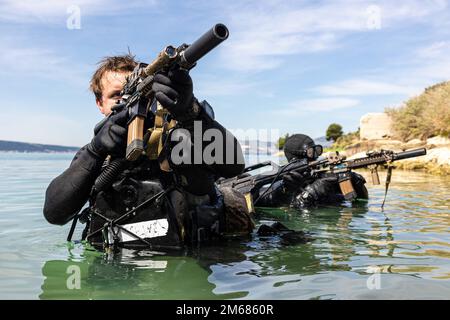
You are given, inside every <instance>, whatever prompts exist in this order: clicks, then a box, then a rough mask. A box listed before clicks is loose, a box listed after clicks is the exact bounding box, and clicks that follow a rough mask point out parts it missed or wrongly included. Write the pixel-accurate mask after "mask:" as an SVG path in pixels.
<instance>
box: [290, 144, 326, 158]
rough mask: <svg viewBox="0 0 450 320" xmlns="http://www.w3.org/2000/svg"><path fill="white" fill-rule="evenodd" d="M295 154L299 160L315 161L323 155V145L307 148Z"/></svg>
mask: <svg viewBox="0 0 450 320" xmlns="http://www.w3.org/2000/svg"><path fill="white" fill-rule="evenodd" d="M293 154H294V155H295V156H296V157H297V158H299V159H301V158H308V159H309V160H315V159H317V158H319V157H320V156H321V155H322V154H323V147H322V146H321V145H314V146H305V147H304V148H303V149H302V150H296V151H294V152H293Z"/></svg>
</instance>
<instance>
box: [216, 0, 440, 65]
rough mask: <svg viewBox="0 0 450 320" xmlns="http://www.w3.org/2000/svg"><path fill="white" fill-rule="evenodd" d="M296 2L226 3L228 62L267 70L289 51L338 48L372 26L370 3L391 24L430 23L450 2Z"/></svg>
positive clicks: (383, 21) (383, 24) (384, 22)
mask: <svg viewBox="0 0 450 320" xmlns="http://www.w3.org/2000/svg"><path fill="white" fill-rule="evenodd" d="M295 4H296V6H294V5H293V4H292V2H290V1H289V2H287V3H285V2H283V1H261V2H258V3H254V2H250V3H249V2H248V1H243V2H239V4H233V5H228V4H227V5H223V10H225V11H226V12H228V14H229V17H230V29H231V32H232V36H231V37H230V40H229V41H227V43H225V44H224V49H223V51H222V57H223V59H224V60H226V65H227V66H228V67H229V68H231V69H236V70H242V71H264V70H270V69H274V68H277V67H279V66H280V65H281V64H282V63H283V61H284V57H286V56H290V55H295V54H301V53H314V52H320V51H324V50H330V49H333V48H336V47H339V45H340V40H341V39H342V38H343V37H345V36H346V35H347V34H349V33H355V32H369V31H371V30H370V29H369V28H368V20H369V19H370V18H371V16H370V14H371V12H370V10H369V11H368V8H369V7H370V6H373V5H374V4H376V5H377V6H378V7H379V8H380V14H381V15H380V19H381V27H382V28H390V27H393V26H395V25H397V24H401V23H408V24H412V23H414V22H416V21H425V22H429V21H427V19H429V16H430V15H432V14H434V15H435V14H437V13H439V12H441V11H442V10H443V9H445V8H446V7H447V5H448V2H447V1H445V0H425V1H423V0H420V1H418V0H412V1H411V0H408V1H406V0H398V1H387V0H383V1H376V2H374V1H356V0H353V1H352V0H350V1H348V0H346V1H343V0H340V1H333V2H331V1H330V2H325V3H323V2H321V3H320V4H319V5H315V4H311V3H308V2H295ZM433 18H434V19H436V16H433ZM433 22H434V20H433ZM429 23H431V21H430V22H429Z"/></svg>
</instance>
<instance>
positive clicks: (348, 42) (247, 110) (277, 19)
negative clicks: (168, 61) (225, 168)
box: [0, 0, 450, 146]
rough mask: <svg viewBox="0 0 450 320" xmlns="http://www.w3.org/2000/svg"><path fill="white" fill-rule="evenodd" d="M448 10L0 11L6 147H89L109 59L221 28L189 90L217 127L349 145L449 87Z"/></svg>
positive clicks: (157, 6)
mask: <svg viewBox="0 0 450 320" xmlns="http://www.w3.org/2000/svg"><path fill="white" fill-rule="evenodd" d="M449 2H450V1H447V0H396V1H388V0H379V1H377V0H372V1H364V0H360V1H355V0H346V1H343V0H335V1H302V0H297V1H286V0H282V1H281V0H269V1H264V0H259V1H246V0H242V1H231V0H226V1H225V0H215V1H206V0H199V1H190V0H184V1H167V0H127V1H121V0H89V1H88V0H78V1H77V0H28V1H27V0H0V94H1V96H2V100H3V101H2V103H1V106H0V108H1V113H0V140H13V141H24V142H34V143H46V144H60V145H69V146H82V145H84V144H86V143H88V142H89V141H90V139H91V138H92V135H93V127H94V126H95V124H96V123H97V122H98V121H100V120H101V119H102V116H101V114H100V113H99V111H98V109H97V107H96V105H95V100H94V97H93V95H92V93H91V92H89V89H88V87H89V80H90V77H91V75H92V73H93V72H94V71H95V68H96V63H97V62H98V61H99V60H100V59H101V58H102V57H104V56H108V55H116V54H124V53H126V52H128V50H130V51H131V52H132V53H134V54H135V55H136V57H137V58H138V59H139V60H140V61H143V62H150V61H151V60H153V58H154V57H156V55H157V54H158V52H159V51H161V49H162V48H164V47H165V46H166V45H169V44H171V45H175V46H178V45H180V44H182V43H191V42H193V41H194V40H195V39H196V38H197V37H199V36H200V35H201V34H203V33H204V32H205V31H207V30H208V29H210V28H211V27H212V26H213V25H214V24H215V23H218V22H220V23H224V24H225V25H226V26H227V27H228V29H229V31H230V36H229V38H228V39H227V40H226V41H225V42H224V43H222V44H221V45H220V46H219V47H217V48H216V49H215V50H213V51H212V52H211V53H210V54H208V55H207V56H206V57H204V58H203V59H202V60H201V61H199V63H198V65H197V66H196V68H195V69H193V70H192V71H191V76H192V78H193V81H194V94H195V96H196V97H197V98H198V99H199V100H203V99H206V100H207V101H208V102H209V103H210V104H211V105H212V106H213V108H214V110H215V113H216V119H217V120H218V121H219V122H220V123H222V124H223V125H224V126H225V127H227V128H229V129H232V130H241V131H243V132H244V133H245V132H246V131H248V130H250V129H251V130H260V131H258V132H263V131H264V130H266V131H268V130H276V131H275V132H279V134H285V133H290V134H293V133H305V134H308V135H310V136H312V137H320V136H324V135H325V132H326V129H327V127H328V126H329V125H330V124H331V123H339V124H341V125H342V126H343V128H344V131H345V132H350V131H354V130H356V129H357V128H358V126H359V120H360V118H361V116H363V115H365V114H367V113H372V112H383V111H384V109H385V108H386V107H398V106H401V105H402V103H403V102H404V101H406V100H407V99H408V98H410V97H412V96H414V95H418V94H420V93H421V92H423V90H424V89H425V88H426V87H428V86H431V85H433V84H435V83H438V82H442V81H447V80H450V54H449V52H450V3H449ZM240 138H242V137H240ZM276 138H277V137H274V136H270V137H269V139H271V140H275V139H276Z"/></svg>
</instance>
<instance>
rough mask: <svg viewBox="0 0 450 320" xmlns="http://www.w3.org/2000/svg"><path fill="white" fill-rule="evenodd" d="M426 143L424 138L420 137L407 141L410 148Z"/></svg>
mask: <svg viewBox="0 0 450 320" xmlns="http://www.w3.org/2000/svg"><path fill="white" fill-rule="evenodd" d="M423 144H424V143H423V141H422V140H420V139H413V140H411V141H408V142H407V143H406V147H408V148H412V147H417V146H422V145H423Z"/></svg>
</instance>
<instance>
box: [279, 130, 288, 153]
mask: <svg viewBox="0 0 450 320" xmlns="http://www.w3.org/2000/svg"><path fill="white" fill-rule="evenodd" d="M288 138H289V133H286V135H285V136H282V137H280V138H279V139H278V143H277V146H278V149H279V150H283V148H284V144H285V143H286V140H287V139H288Z"/></svg>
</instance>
